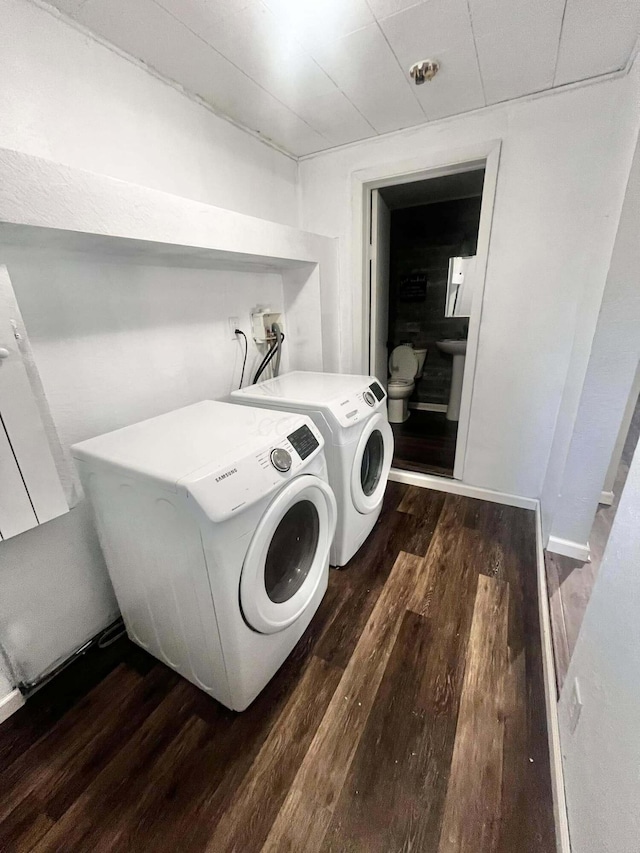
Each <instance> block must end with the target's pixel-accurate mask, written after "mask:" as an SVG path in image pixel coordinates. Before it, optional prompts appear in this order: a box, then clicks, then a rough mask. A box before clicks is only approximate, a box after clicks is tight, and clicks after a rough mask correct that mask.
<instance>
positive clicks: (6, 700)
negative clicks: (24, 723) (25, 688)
mask: <svg viewBox="0 0 640 853" xmlns="http://www.w3.org/2000/svg"><path fill="white" fill-rule="evenodd" d="M23 705H24V696H23V695H22V693H20V691H19V690H18V689H17V688H16V689H15V690H12V691H11V693H7V695H6V696H3V698H2V699H0V723H4V721H5V720H7V719H9V717H10V716H11V715H12V714H15V712H16V711H17V710H18V708H22V706H23Z"/></svg>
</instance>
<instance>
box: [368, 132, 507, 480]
mask: <svg viewBox="0 0 640 853" xmlns="http://www.w3.org/2000/svg"><path fill="white" fill-rule="evenodd" d="M501 144H502V143H501V140H500V139H493V140H489V141H487V142H482V143H478V144H475V145H471V146H467V147H465V148H458V149H454V150H453V151H452V150H450V149H449V150H442V151H435V152H431V153H429V154H425V155H423V156H421V157H419V158H416V159H412V160H405V161H400V162H397V163H387V164H382V165H380V166H374V167H372V168H368V169H361V170H359V171H356V172H353V173H352V175H351V200H352V204H351V210H352V241H351V245H352V256H351V278H352V281H353V282H354V288H353V305H352V312H353V326H352V335H353V354H352V364H353V365H354V367H355V369H357V370H359V371H361V372H362V373H367V374H368V373H370V370H371V363H372V359H373V360H375V353H374V352H372V349H371V314H372V312H371V299H372V296H373V294H371V293H370V282H369V265H370V260H371V252H370V246H371V243H370V238H371V228H372V221H371V191H372V190H374V189H380V188H382V187H388V186H396V185H398V184H406V183H414V182H415V181H422V180H428V179H429V178H438V177H445V176H447V175H454V174H457V173H460V172H469V171H473V170H475V169H480V168H484V170H485V177H484V185H483V189H482V204H481V208H480V223H479V228H478V245H477V252H476V256H477V258H478V261H477V266H476V269H477V272H478V287H477V288H476V289H475V290H474V295H473V303H472V308H471V316H470V317H469V335H468V338H467V355H466V359H465V368H464V379H463V386H462V402H461V407H460V419H459V421H458V436H457V440H456V455H455V463H454V470H453V477H454V479H456V480H461V481H463V482H464V467H465V461H466V454H467V441H468V436H469V427H470V423H471V414H472V403H473V389H474V382H475V375H476V366H477V361H478V345H479V338H480V326H481V322H482V309H483V304H484V291H485V283H486V273H487V263H488V259H489V243H490V238H491V226H492V220H493V209H494V203H495V196H496V189H497V183H498V167H499V163H500V149H501ZM391 470H392V472H393V473H396V469H394V468H392V469H391ZM405 473H406V472H405ZM443 479H445V478H443Z"/></svg>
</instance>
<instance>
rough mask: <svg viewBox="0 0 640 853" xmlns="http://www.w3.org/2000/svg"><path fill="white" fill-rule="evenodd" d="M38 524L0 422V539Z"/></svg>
mask: <svg viewBox="0 0 640 853" xmlns="http://www.w3.org/2000/svg"><path fill="white" fill-rule="evenodd" d="M37 523H38V520H37V518H36V515H35V513H34V511H33V507H32V506H31V501H30V500H29V495H28V494H27V490H26V489H25V487H24V482H23V480H22V477H21V476H20V469H19V468H18V463H17V462H16V459H15V456H14V455H13V451H12V449H11V444H10V443H9V439H8V438H7V434H6V432H5V431H4V428H3V426H2V422H0V539H8V538H9V537H10V536H15V535H16V534H17V533H22V531H23V530H29V528H30V527H35V525H36V524H37Z"/></svg>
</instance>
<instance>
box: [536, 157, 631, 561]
mask: <svg viewBox="0 0 640 853" xmlns="http://www.w3.org/2000/svg"><path fill="white" fill-rule="evenodd" d="M639 359H640V145H638V147H637V148H636V153H635V156H634V160H633V165H632V168H631V172H630V175H629V183H628V185H627V191H626V195H625V200H624V204H623V207H622V213H621V216H620V222H619V225H618V233H617V236H616V240H615V245H614V248H613V255H612V257H611V266H610V267H609V274H608V276H607V283H606V287H605V291H604V295H603V299H602V306H601V308H600V314H599V317H598V325H597V327H596V332H595V335H594V338H593V344H592V348H591V356H590V358H589V365H588V368H587V374H586V377H585V382H584V386H583V389H582V396H581V399H580V406H579V409H578V413H577V417H576V421H575V430H574V432H573V436H572V439H571V444H570V447H569V453H568V456H567V464H566V467H565V470H564V476H563V479H562V486H561V488H560V495H559V497H558V500H557V508H556V511H555V513H553V506H552V507H548V506H547V507H545V511H546V512H547V514H553V523H552V528H551V535H552V536H554V537H558V538H559V539H565V540H569V541H571V542H577V543H579V544H580V545H586V543H587V541H588V538H589V532H590V530H591V525H592V524H593V518H594V515H595V512H596V509H597V507H598V501H599V499H600V494H601V491H602V488H603V484H604V480H605V476H606V473H607V468H608V465H609V460H610V459H611V455H612V452H613V448H614V446H615V443H616V438H617V435H618V431H619V428H620V423H621V421H622V418H623V415H624V412H625V408H626V405H627V401H628V399H629V394H630V392H631V388H632V386H633V383H634V378H635V374H636V370H637V367H638V360H639ZM552 499H553V495H550V496H549V500H552Z"/></svg>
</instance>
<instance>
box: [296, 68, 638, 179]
mask: <svg viewBox="0 0 640 853" xmlns="http://www.w3.org/2000/svg"><path fill="white" fill-rule="evenodd" d="M629 70H630V67H628V66H625V67H624V68H620V69H618V70H617V71H607V72H606V73H605V74H599V75H597V76H596V77H586V78H584V79H583V80H575V81H573V82H571V83H563V84H562V85H560V86H556V87H554V88H549V89H541V90H540V91H538V92H527V94H526V95H520V96H519V97H517V98H507V99H506V100H504V101H496V102H495V103H491V104H485V106H483V107H476V108H475V109H472V110H463V111H462V112H459V113H454V114H453V115H449V116H442V118H437V119H432V120H431V121H424V122H421V123H420V124H415V125H411V126H409V127H399V128H396V129H395V130H388V131H385V132H384V133H380V134H378V136H377V137H371V142H384V141H385V140H386V139H390V138H391V137H393V136H398V135H399V134H401V133H406V132H407V131H408V130H412V131H417V130H422V129H423V128H430V129H434V128H436V127H439V126H440V125H442V124H446V123H448V122H453V121H460V119H461V118H462V117H463V116H473V115H476V114H477V113H481V112H482V111H483V110H487V111H488V112H491V111H493V110H496V109H500V110H503V109H504V108H505V105H506V104H513V105H518V104H521V103H526V102H527V101H537V100H538V99H540V98H547V97H554V96H555V95H563V94H566V93H567V92H571V91H573V90H574V89H584V88H586V87H588V86H598V85H601V84H603V83H609V82H613V81H615V80H618V79H620V78H622V77H626V76H627V74H628V73H629ZM365 141H366V140H365ZM362 144H363V143H362V140H355V141H354V142H344V143H343V144H342V145H334V146H333V147H332V148H324V149H322V150H320V151H311V152H309V154H301V155H300V156H299V157H297V158H296V159H297V160H298V161H299V162H301V163H304V162H305V161H306V160H312V159H313V158H315V157H323V156H324V155H327V154H335V153H337V152H338V151H344V150H346V149H348V148H353V147H354V146H356V145H362Z"/></svg>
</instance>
